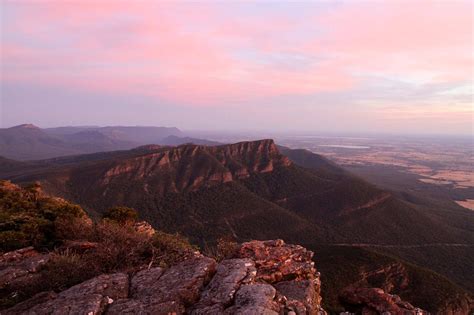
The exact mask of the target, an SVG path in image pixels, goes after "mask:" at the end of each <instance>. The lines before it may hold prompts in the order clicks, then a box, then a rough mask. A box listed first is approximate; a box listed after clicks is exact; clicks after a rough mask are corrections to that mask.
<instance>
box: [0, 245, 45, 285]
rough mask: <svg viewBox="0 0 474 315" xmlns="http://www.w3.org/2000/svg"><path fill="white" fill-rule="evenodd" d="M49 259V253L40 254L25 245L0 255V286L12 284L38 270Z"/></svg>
mask: <svg viewBox="0 0 474 315" xmlns="http://www.w3.org/2000/svg"><path fill="white" fill-rule="evenodd" d="M49 259H50V255H49V254H41V253H39V252H38V251H36V250H35V249H33V247H26V248H22V249H18V250H15V251H12V252H8V253H5V254H3V255H2V256H1V257H0V288H4V287H5V286H7V285H13V284H14V283H15V282H20V281H23V280H24V279H26V278H27V277H30V276H31V275H32V274H34V273H36V272H38V270H39V268H40V267H41V266H43V265H44V264H46V263H47V262H48V260H49Z"/></svg>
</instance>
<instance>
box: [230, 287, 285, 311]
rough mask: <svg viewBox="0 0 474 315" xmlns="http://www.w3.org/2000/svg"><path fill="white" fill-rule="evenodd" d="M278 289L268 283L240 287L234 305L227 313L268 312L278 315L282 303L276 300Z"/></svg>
mask: <svg viewBox="0 0 474 315" xmlns="http://www.w3.org/2000/svg"><path fill="white" fill-rule="evenodd" d="M275 296H276V290H275V288H274V287H272V286H271V285H269V284H266V283H254V284H247V285H243V286H241V287H240V289H239V290H238V291H237V294H236V295H235V302H234V306H232V307H230V308H228V309H227V310H226V311H225V314H242V315H244V314H245V315H250V314H255V315H257V314H268V315H277V314H278V313H279V311H280V305H278V303H277V302H276V301H275Z"/></svg>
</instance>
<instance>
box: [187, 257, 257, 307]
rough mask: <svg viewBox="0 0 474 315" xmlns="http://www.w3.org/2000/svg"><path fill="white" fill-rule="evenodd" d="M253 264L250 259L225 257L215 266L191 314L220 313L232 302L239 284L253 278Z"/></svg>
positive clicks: (250, 280)
mask: <svg viewBox="0 0 474 315" xmlns="http://www.w3.org/2000/svg"><path fill="white" fill-rule="evenodd" d="M255 275H256V270H255V264H254V262H253V261H252V260H250V259H227V260H224V261H222V262H221V263H220V264H219V265H218V266H217V271H216V274H215V275H214V277H213V278H212V280H211V282H210V283H209V284H208V285H207V287H206V288H205V289H204V291H203V293H202V294H201V298H200V300H199V302H198V303H197V304H196V305H195V306H193V308H192V311H191V314H196V315H197V314H202V315H204V314H222V313H223V311H224V309H225V308H226V307H228V306H230V305H231V304H232V300H233V299H234V296H235V293H236V291H237V290H238V289H239V287H240V286H241V284H243V283H244V284H245V283H250V282H252V281H253V280H254V279H255Z"/></svg>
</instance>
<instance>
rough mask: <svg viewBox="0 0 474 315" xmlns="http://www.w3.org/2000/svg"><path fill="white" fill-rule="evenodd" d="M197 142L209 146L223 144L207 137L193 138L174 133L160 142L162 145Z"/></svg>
mask: <svg viewBox="0 0 474 315" xmlns="http://www.w3.org/2000/svg"><path fill="white" fill-rule="evenodd" d="M191 143H192V144H197V145H207V146H216V145H221V144H222V143H220V142H217V141H210V140H206V139H199V138H191V137H177V136H174V135H171V136H168V137H166V138H164V139H163V140H161V142H160V144H162V145H172V146H177V145H182V144H191Z"/></svg>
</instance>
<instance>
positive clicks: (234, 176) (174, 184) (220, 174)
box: [96, 140, 291, 194]
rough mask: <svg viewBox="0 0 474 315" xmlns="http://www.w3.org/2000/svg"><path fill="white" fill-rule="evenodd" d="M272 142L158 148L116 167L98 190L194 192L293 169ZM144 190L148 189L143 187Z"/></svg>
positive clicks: (105, 174) (109, 170)
mask: <svg viewBox="0 0 474 315" xmlns="http://www.w3.org/2000/svg"><path fill="white" fill-rule="evenodd" d="M290 165H291V162H290V160H289V159H288V158H287V157H285V156H283V155H282V154H280V152H279V151H278V149H277V147H276V145H275V143H274V142H273V140H259V141H252V142H240V143H236V144H231V145H222V146H215V147H208V146H196V145H182V146H179V147H164V148H155V149H153V150H152V152H150V153H148V154H144V155H141V156H138V157H134V158H130V159H126V160H122V161H120V162H117V163H113V164H112V165H110V166H109V167H108V169H107V170H106V171H105V172H104V174H103V175H102V176H101V179H100V182H99V183H96V185H97V186H98V187H99V189H100V187H106V186H108V185H110V184H112V185H114V184H118V183H119V182H124V181H128V182H136V183H140V182H146V183H148V184H149V185H148V186H146V187H147V189H148V187H150V186H152V187H153V191H155V192H158V193H160V194H164V193H167V192H182V191H193V190H197V189H199V188H201V187H206V186H213V185H216V184H222V183H228V182H231V181H234V180H238V179H244V178H247V177H249V176H250V175H251V174H252V173H268V172H272V171H273V170H274V169H275V168H277V167H287V166H290ZM144 187H145V186H144Z"/></svg>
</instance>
